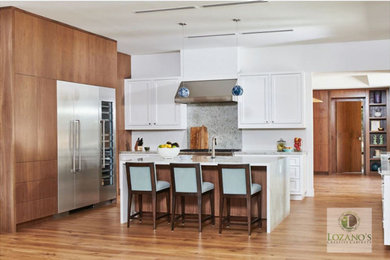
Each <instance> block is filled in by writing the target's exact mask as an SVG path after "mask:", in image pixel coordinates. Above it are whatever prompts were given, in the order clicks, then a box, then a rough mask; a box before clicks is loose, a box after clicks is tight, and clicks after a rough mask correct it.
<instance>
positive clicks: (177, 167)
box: [170, 163, 215, 232]
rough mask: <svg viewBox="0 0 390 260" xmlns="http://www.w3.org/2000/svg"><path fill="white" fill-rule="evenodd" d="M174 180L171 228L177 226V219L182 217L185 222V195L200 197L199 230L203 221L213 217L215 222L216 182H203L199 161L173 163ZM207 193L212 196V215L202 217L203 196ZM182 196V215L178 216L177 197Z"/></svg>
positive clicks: (200, 230)
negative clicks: (176, 215)
mask: <svg viewBox="0 0 390 260" xmlns="http://www.w3.org/2000/svg"><path fill="white" fill-rule="evenodd" d="M170 166H171V180H172V219H171V229H172V230H173V229H174V228H175V221H176V220H177V219H179V218H180V217H181V218H182V223H184V216H185V205H184V204H185V199H184V198H185V196H196V197H197V199H198V230H199V232H202V222H204V221H206V220H208V219H211V223H212V225H214V224H215V217H214V184H212V183H210V182H203V178H202V172H201V167H200V164H199V163H191V164H182V163H180V164H177V163H171V164H170ZM205 195H209V196H210V206H211V215H210V216H207V217H205V218H204V219H202V198H203V196H205ZM177 196H181V215H179V216H178V217H177V218H176V217H175V214H176V197H177Z"/></svg>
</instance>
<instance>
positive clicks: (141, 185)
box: [126, 162, 171, 229]
mask: <svg viewBox="0 0 390 260" xmlns="http://www.w3.org/2000/svg"><path fill="white" fill-rule="evenodd" d="M126 173H127V187H128V206H127V227H129V226H130V219H134V218H135V217H136V216H138V219H139V220H140V221H142V195H144V194H147V195H152V212H153V229H156V220H157V219H160V218H163V217H167V218H168V222H169V215H170V214H169V209H170V202H171V198H170V184H169V182H167V181H159V180H157V176H156V171H155V165H154V163H131V162H127V163H126ZM163 193H165V194H166V200H167V213H165V214H162V215H160V216H157V195H159V194H163ZM133 195H138V204H139V205H138V206H139V211H138V212H136V213H134V214H133V215H131V203H132V197H133Z"/></svg>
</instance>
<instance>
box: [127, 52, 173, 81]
mask: <svg viewBox="0 0 390 260" xmlns="http://www.w3.org/2000/svg"><path fill="white" fill-rule="evenodd" d="M180 75H181V71H180V52H171V53H160V54H150V55H131V78H133V79H137V78H158V77H176V76H178V77H179V76H180Z"/></svg>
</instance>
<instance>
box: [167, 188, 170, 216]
mask: <svg viewBox="0 0 390 260" xmlns="http://www.w3.org/2000/svg"><path fill="white" fill-rule="evenodd" d="M170 212H171V191H170V190H168V191H167V218H168V223H169V220H170V218H169V215H170Z"/></svg>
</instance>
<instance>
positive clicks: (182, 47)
mask: <svg viewBox="0 0 390 260" xmlns="http://www.w3.org/2000/svg"><path fill="white" fill-rule="evenodd" d="M179 25H180V26H181V53H182V59H181V61H182V62H181V63H182V64H181V73H182V75H181V76H182V78H183V77H184V37H185V31H184V27H185V26H186V25H187V24H186V23H184V22H181V23H179Z"/></svg>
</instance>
